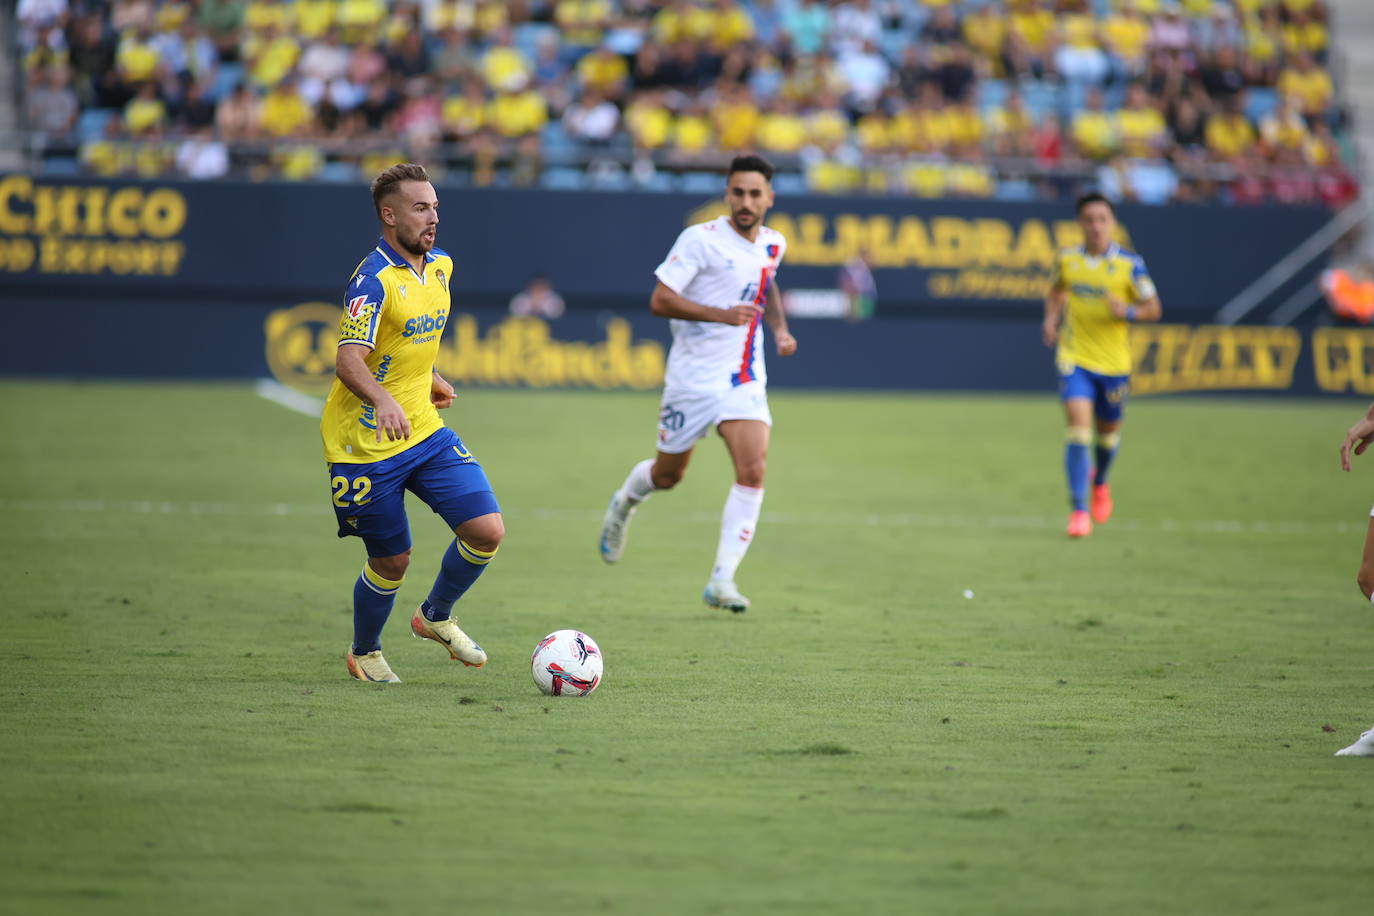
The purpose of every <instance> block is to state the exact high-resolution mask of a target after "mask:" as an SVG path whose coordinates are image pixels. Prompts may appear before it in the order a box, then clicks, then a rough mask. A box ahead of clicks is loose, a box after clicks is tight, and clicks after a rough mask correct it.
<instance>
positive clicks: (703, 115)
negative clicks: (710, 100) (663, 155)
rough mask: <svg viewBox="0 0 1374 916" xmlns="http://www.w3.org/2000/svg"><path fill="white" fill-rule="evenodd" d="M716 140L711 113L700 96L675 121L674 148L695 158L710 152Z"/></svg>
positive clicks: (683, 154) (684, 154) (688, 104)
mask: <svg viewBox="0 0 1374 916" xmlns="http://www.w3.org/2000/svg"><path fill="white" fill-rule="evenodd" d="M714 142H715V136H714V130H713V128H712V126H711V115H710V113H709V112H708V111H707V110H706V104H705V103H704V102H703V101H701V99H700V98H699V97H694V98H693V99H692V100H691V101H690V102H688V103H687V108H686V110H685V111H683V112H682V113H681V114H680V115H678V116H677V118H676V120H674V121H673V132H672V144H673V149H674V150H675V151H676V152H677V153H679V154H680V155H681V156H685V157H687V158H689V159H694V158H696V157H700V156H703V155H706V154H708V153H709V152H710V150H711V147H712V145H713V143H714Z"/></svg>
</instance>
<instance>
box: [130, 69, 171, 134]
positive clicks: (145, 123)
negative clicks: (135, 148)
mask: <svg viewBox="0 0 1374 916" xmlns="http://www.w3.org/2000/svg"><path fill="white" fill-rule="evenodd" d="M166 124H167V106H166V104H165V103H164V102H163V101H162V99H160V98H158V95H157V84H156V83H151V82H148V83H144V84H143V85H142V86H140V87H139V90H138V94H137V95H135V96H134V97H133V98H132V99H130V100H129V104H128V105H125V106H124V129H125V130H126V131H128V132H129V133H130V134H131V135H132V136H139V135H141V134H146V133H149V132H154V133H155V132H157V131H160V130H161V129H162V128H163V127H165V126H166Z"/></svg>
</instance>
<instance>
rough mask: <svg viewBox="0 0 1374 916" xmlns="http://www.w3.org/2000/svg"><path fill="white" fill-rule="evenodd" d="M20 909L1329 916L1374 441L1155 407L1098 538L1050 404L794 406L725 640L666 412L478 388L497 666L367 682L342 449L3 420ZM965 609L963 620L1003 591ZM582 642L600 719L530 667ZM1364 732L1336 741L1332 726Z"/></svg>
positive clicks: (1356, 897) (112, 389)
mask: <svg viewBox="0 0 1374 916" xmlns="http://www.w3.org/2000/svg"><path fill="white" fill-rule="evenodd" d="M0 392H2V393H3V395H4V398H5V403H6V404H8V405H9V410H8V416H9V418H10V422H9V431H8V434H7V443H6V447H5V448H4V449H3V450H2V451H0V454H3V458H0V509H2V510H3V518H4V525H3V527H0V539H2V541H0V547H3V556H4V562H3V569H4V573H5V574H4V583H5V591H6V601H5V605H6V606H5V609H4V611H3V620H4V621H5V635H4V640H3V651H2V652H0V729H2V731H3V735H4V741H3V742H0V811H3V814H2V815H0V853H3V855H0V888H3V890H0V912H6V913H24V914H47V913H53V914H58V913H61V914H68V913H78V914H85V913H130V914H185V913H196V914H243V913H250V912H252V913H265V914H277V913H282V914H296V913H331V914H347V913H362V912H389V913H439V912H443V913H493V914H523V913H537V912H538V913H542V912H558V913H561V914H573V913H605V912H611V913H625V914H674V913H692V914H696V913H739V914H755V913H787V914H797V913H827V914H838V913H845V914H848V913H863V914H870V913H940V914H963V913H967V914H988V913H1016V914H1046V916H1050V914H1054V916H1061V914H1136V913H1139V914H1161V913H1168V914H1178V913H1196V914H1226V913H1273V914H1284V916H1287V914H1299V913H1314V914H1315V913H1331V912H1342V911H1346V912H1353V911H1358V910H1360V909H1365V908H1367V907H1368V901H1369V899H1370V894H1371V890H1372V889H1374V845H1371V842H1370V837H1371V833H1372V831H1374V793H1371V790H1370V787H1371V785H1374V760H1363V759H1356V758H1333V757H1332V756H1331V752H1332V751H1333V750H1335V749H1336V748H1339V747H1341V746H1343V745H1345V744H1347V743H1349V742H1350V741H1352V740H1353V739H1354V738H1355V737H1356V736H1357V735H1358V733H1359V732H1360V731H1361V730H1362V729H1364V728H1367V727H1369V724H1370V723H1371V722H1374V653H1372V652H1371V646H1372V644H1374V640H1371V636H1372V635H1374V612H1372V611H1371V610H1370V608H1369V605H1368V604H1367V603H1365V602H1363V601H1362V599H1361V598H1360V596H1359V594H1358V593H1357V592H1356V589H1355V585H1354V573H1355V568H1356V565H1357V563H1358V558H1359V554H1360V548H1361V544H1362V541H1363V537H1364V528H1365V525H1366V521H1365V519H1366V509H1367V507H1368V504H1369V503H1370V501H1371V499H1374V486H1371V481H1374V466H1372V465H1374V458H1366V459H1363V462H1364V463H1363V464H1362V465H1361V466H1359V467H1357V469H1356V473H1355V474H1353V475H1342V474H1341V473H1340V472H1339V471H1338V470H1337V456H1336V448H1337V445H1338V444H1339V441H1340V437H1341V433H1342V431H1343V430H1344V429H1345V428H1346V427H1347V426H1348V425H1349V423H1350V422H1352V421H1353V420H1354V418H1355V417H1356V416H1357V415H1358V413H1359V411H1360V410H1361V409H1362V405H1358V404H1357V403H1355V402H1353V401H1345V402H1328V403H1318V402H1311V401H1309V402H1297V401H1293V402H1279V401H1260V400H1239V399H1238V400H1223V399H1215V400H1212V399H1197V400H1192V399H1156V400H1148V399H1141V400H1139V401H1137V402H1135V403H1133V404H1132V406H1131V408H1130V410H1129V418H1128V423H1127V425H1126V429H1125V437H1124V443H1123V450H1122V454H1121V458H1120V459H1119V462H1118V465H1117V469H1116V472H1115V483H1116V491H1117V511H1118V516H1119V517H1118V518H1117V519H1116V520H1114V521H1113V522H1111V523H1110V524H1108V525H1107V526H1104V527H1101V528H1099V530H1098V531H1097V533H1096V534H1095V535H1094V536H1093V537H1092V538H1090V539H1088V540H1086V541H1084V542H1077V543H1071V542H1069V541H1067V540H1066V539H1065V538H1064V536H1063V531H1062V525H1063V522H1064V518H1065V515H1066V508H1065V501H1064V495H1063V489H1064V485H1063V482H1062V458H1061V454H1062V433H1061V423H1060V419H1059V412H1058V407H1057V405H1056V403H1055V401H1054V400H1053V398H1052V397H1051V396H1049V395H1048V394H1047V395H1045V396H1038V397H974V396H967V397H959V396H903V395H870V396H860V395H852V394H845V395H839V394H835V395H823V394H800V393H794V392H784V391H777V392H774V395H773V409H774V414H775V420H776V423H777V427H776V431H775V434H774V440H773V449H772V455H771V464H770V468H769V480H768V496H767V501H766V503H765V506H764V518H763V521H762V523H761V524H760V528H759V533H758V537H757V540H756V542H755V544H754V546H753V548H752V550H751V552H750V554H749V557H748V558H747V559H746V560H745V564H744V566H743V567H742V569H741V573H740V584H741V586H742V588H743V590H744V591H745V593H746V594H748V595H749V596H751V598H752V599H753V601H754V608H753V609H752V610H751V611H750V612H749V613H748V614H745V615H742V616H738V617H734V616H731V615H729V614H726V613H724V612H714V611H711V610H709V609H707V608H706V607H704V606H703V605H702V604H701V602H700V590H701V587H702V586H703V585H704V580H705V577H706V574H707V572H708V570H709V565H710V563H711V559H712V556H713V553H714V548H715V540H716V527H717V519H718V514H719V511H720V507H721V504H722V502H723V499H724V496H725V493H726V488H727V487H728V484H729V472H728V466H727V463H726V459H725V455H724V450H723V449H722V448H721V446H720V445H719V444H718V442H715V441H707V442H705V443H703V445H702V447H701V448H699V449H698V453H697V455H696V457H695V458H694V459H693V466H692V468H691V469H690V471H689V474H688V477H687V479H686V480H685V481H684V483H683V484H682V486H681V487H680V488H679V489H678V490H677V491H675V492H672V493H667V494H659V495H656V496H655V497H654V498H653V499H652V500H651V501H650V502H649V503H648V504H646V506H645V507H644V509H643V510H642V511H641V512H640V513H639V515H638V517H637V518H636V520H635V523H634V526H633V530H632V533H631V539H630V543H629V548H628V550H627V552H626V557H625V559H624V561H623V562H622V563H621V564H620V565H619V566H617V567H614V568H608V567H605V566H603V565H602V563H601V561H600V560H599V559H598V557H597V554H596V537H597V529H598V526H599V522H600V516H601V511H602V509H603V507H604V505H605V501H606V499H607V497H608V495H609V493H610V492H611V490H612V489H613V488H614V487H615V486H616V485H618V484H619V482H620V481H621V480H622V479H623V477H624V475H625V473H626V471H627V470H628V469H629V467H630V465H631V464H632V463H633V462H634V461H637V460H639V459H640V458H641V457H647V456H648V455H649V454H650V452H651V449H652V446H653V428H654V420H655V415H656V407H657V400H656V397H655V396H654V395H652V394H633V395H631V394H580V393H533V392H514V391H507V392H485V391H468V392H465V393H463V395H462V397H461V399H460V401H459V402H458V404H457V405H456V406H455V408H454V409H453V410H451V411H449V412H448V413H447V416H446V419H447V421H448V423H449V424H450V425H451V426H453V427H454V428H455V429H457V430H458V431H459V433H460V434H461V435H463V436H464V438H465V440H466V441H467V443H468V445H469V446H470V447H471V448H472V449H473V450H474V452H475V453H476V454H477V456H478V457H479V459H481V460H482V462H483V464H484V466H485V467H486V468H487V469H488V472H489V474H490V476H491V478H492V481H493V483H494V485H495V487H496V489H497V493H498V496H499V497H500V498H501V501H502V503H503V506H504V508H505V509H506V513H507V527H508V535H507V539H506V541H505V544H504V545H503V546H502V549H501V554H500V556H499V557H498V558H497V560H496V561H495V563H494V564H493V565H492V566H491V568H490V569H489V570H488V571H487V573H486V575H485V576H484V577H483V579H482V580H481V581H480V582H479V583H478V585H477V586H476V587H475V589H474V590H473V591H472V592H471V593H470V594H469V595H468V597H467V598H465V599H464V601H463V602H462V603H461V604H460V605H459V608H458V617H459V619H460V620H461V621H462V623H463V625H464V627H465V628H466V629H467V630H468V631H469V632H470V633H472V634H473V635H474V636H476V638H477V639H478V640H479V641H480V642H481V643H482V644H483V645H484V646H485V647H486V649H487V651H488V652H489V653H490V655H491V662H490V664H489V665H488V666H487V667H486V668H484V669H482V670H473V669H467V668H463V667H461V666H459V665H457V664H456V663H452V662H449V661H448V660H447V657H446V655H445V653H444V652H443V651H442V650H441V649H439V648H438V647H437V646H434V645H433V644H430V643H422V642H419V641H417V640H414V639H411V638H410V636H409V634H408V629H407V627H406V618H407V616H408V614H409V612H410V611H411V610H412V609H413V607H414V605H415V603H416V602H418V601H419V599H420V598H422V597H423V595H424V594H425V592H426V590H427V588H428V585H429V582H430V581H431V578H432V576H433V574H434V571H435V568H436V566H437V563H438V559H439V556H440V554H441V552H442V550H443V548H444V545H445V543H446V540H447V538H446V533H445V531H444V529H443V526H442V523H440V522H439V521H438V519H437V518H436V517H434V516H433V515H432V514H430V513H429V512H428V510H427V509H425V508H424V507H423V506H420V505H419V504H414V503H413V504H412V506H411V520H412V527H413V529H414V532H415V543H416V549H415V558H414V563H413V565H412V567H411V571H410V575H409V577H408V579H407V581H406V584H405V586H404V587H403V589H402V591H401V597H400V599H399V601H398V604H397V609H396V612H395V614H394V615H393V618H392V620H391V622H390V624H389V625H388V628H387V631H386V633H385V635H384V641H385V647H386V650H387V656H388V659H389V660H390V661H391V663H392V665H393V666H394V667H395V668H396V670H397V671H398V673H399V674H400V675H401V677H402V678H404V679H405V683H404V684H403V685H401V686H399V687H383V686H378V685H364V684H360V683H358V682H355V681H352V680H350V679H349V678H348V677H347V675H346V673H345V670H344V665H343V661H342V658H341V656H342V653H343V651H344V649H345V647H346V645H347V642H348V639H349V636H350V610H349V603H350V600H351V599H350V595H351V588H352V583H353V580H354V577H355V576H356V575H357V571H358V568H359V566H360V564H361V561H362V556H363V552H362V548H361V545H360V544H359V543H358V542H356V541H353V540H349V541H339V540H337V539H336V538H335V537H334V532H333V520H332V516H331V514H330V512H329V510H328V508H327V503H328V489H327V482H326V478H325V474H324V468H323V465H322V462H321V459H320V457H319V446H318V433H317V430H316V425H315V422H314V421H313V420H310V419H308V418H306V417H303V416H301V415H298V414H295V413H292V412H289V411H287V410H285V409H283V408H281V407H279V406H277V405H275V404H273V403H269V402H268V401H265V400H263V399H261V398H259V397H257V396H256V395H255V394H254V393H253V391H252V390H251V388H250V387H248V386H239V385H151V384H149V385H136V384H73V383H60V384H59V383H38V382H18V381H10V382H6V383H4V384H3V385H0ZM966 589H968V590H971V591H972V592H973V593H974V597H973V598H971V599H969V598H965V597H964V593H965V590H966ZM561 627H578V628H581V629H584V630H586V631H587V632H589V633H591V634H592V635H593V636H594V637H595V638H596V639H597V640H598V641H599V642H600V644H601V646H602V648H603V650H604V652H605V656H606V677H605V681H604V683H603V685H602V686H601V687H600V688H599V689H598V691H597V692H596V694H594V695H593V696H592V697H590V698H587V699H572V700H569V699H552V698H545V697H543V696H540V695H539V694H538V693H537V692H536V690H535V688H534V686H533V685H532V683H531V681H530V675H529V670H528V660H529V653H530V651H531V649H532V648H533V646H534V644H535V642H536V641H537V640H538V639H539V638H540V637H542V636H543V635H544V634H545V633H547V632H549V631H551V630H554V629H558V628H561ZM1328 729H1333V730H1330V731H1329V730H1328Z"/></svg>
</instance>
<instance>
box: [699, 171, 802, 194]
mask: <svg viewBox="0 0 1374 916" xmlns="http://www.w3.org/2000/svg"><path fill="white" fill-rule="evenodd" d="M716 180H717V181H719V180H720V179H719V178H717V179H716ZM773 190H774V191H776V192H777V193H778V194H805V193H806V176H804V175H798V174H797V173H795V172H778V173H777V174H776V175H774V176H773Z"/></svg>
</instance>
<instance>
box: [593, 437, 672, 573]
mask: <svg viewBox="0 0 1374 916" xmlns="http://www.w3.org/2000/svg"><path fill="white" fill-rule="evenodd" d="M691 460H692V450H691V449H688V450H687V451H685V452H681V453H669V452H659V453H658V454H657V455H656V456H655V457H653V458H646V459H645V460H643V461H641V462H640V463H639V464H637V465H635V466H634V467H632V468H631V469H630V474H629V476H628V477H626V478H625V482H624V483H623V484H621V485H620V489H619V490H616V491H615V492H614V493H612V494H611V502H610V505H608V506H607V507H606V516H605V518H603V519H602V521H601V541H600V550H601V559H603V560H605V561H606V562H607V563H616V562H618V561H619V560H620V557H621V555H622V554H624V552H625V538H626V537H627V535H628V534H629V528H630V519H632V518H634V514H635V509H636V508H637V507H638V506H639V504H640V503H642V502H644V500H646V499H648V498H649V496H650V495H651V494H652V493H653V492H654V491H655V490H671V489H672V488H673V487H675V486H677V485H678V482H679V481H681V480H682V478H683V475H685V474H686V473H687V463H688V462H689V461H691Z"/></svg>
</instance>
